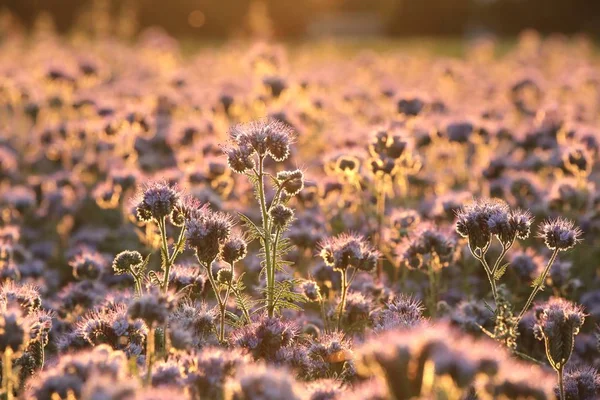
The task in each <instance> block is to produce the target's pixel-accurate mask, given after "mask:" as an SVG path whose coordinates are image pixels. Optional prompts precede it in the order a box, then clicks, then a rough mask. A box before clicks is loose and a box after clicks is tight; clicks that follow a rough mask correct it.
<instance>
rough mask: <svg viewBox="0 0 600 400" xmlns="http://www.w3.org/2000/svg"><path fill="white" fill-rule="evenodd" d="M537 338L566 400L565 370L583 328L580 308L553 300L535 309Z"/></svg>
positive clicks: (562, 396) (561, 398)
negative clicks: (576, 339) (541, 342)
mask: <svg viewBox="0 0 600 400" xmlns="http://www.w3.org/2000/svg"><path fill="white" fill-rule="evenodd" d="M534 314H535V324H534V326H533V333H534V335H535V337H536V339H538V340H541V341H543V342H544V348H545V349H546V358H547V359H548V362H549V363H550V366H551V367H552V368H553V369H554V370H555V371H556V373H557V375H558V387H559V394H560V400H566V398H565V388H564V369H565V365H566V364H567V362H569V359H570V358H571V354H572V353H573V347H574V346H575V336H576V335H577V334H578V333H579V330H580V329H581V327H582V326H583V323H584V321H585V314H584V313H583V310H582V308H581V307H580V306H578V305H576V304H573V303H571V302H569V301H567V300H564V299H562V298H556V297H553V298H551V299H550V300H548V302H546V303H544V304H540V305H537V306H536V307H535V308H534Z"/></svg>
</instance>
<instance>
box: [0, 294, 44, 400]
mask: <svg viewBox="0 0 600 400" xmlns="http://www.w3.org/2000/svg"><path fill="white" fill-rule="evenodd" d="M0 311H1V312H2V317H1V318H0V353H2V391H3V394H4V396H5V398H7V399H12V398H14V395H15V391H17V392H18V391H20V389H21V388H22V387H23V382H24V381H25V379H26V378H28V377H29V376H31V375H33V374H34V373H35V372H36V371H38V370H41V369H42V368H43V367H44V360H45V356H44V351H45V347H46V345H47V344H48V341H49V333H50V329H51V328H52V314H51V313H49V312H47V311H45V310H43V309H42V308H41V301H40V294H39V292H38V291H37V289H36V288H34V287H33V286H29V285H17V284H14V283H12V282H7V283H5V284H3V285H2V287H0ZM13 366H17V367H18V368H19V374H18V375H17V374H15V373H14V372H15V371H14V370H13Z"/></svg>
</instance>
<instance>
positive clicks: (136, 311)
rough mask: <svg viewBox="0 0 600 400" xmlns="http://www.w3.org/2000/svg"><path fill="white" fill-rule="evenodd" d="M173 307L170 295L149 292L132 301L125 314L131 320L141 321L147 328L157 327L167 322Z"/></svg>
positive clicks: (156, 291)
mask: <svg viewBox="0 0 600 400" xmlns="http://www.w3.org/2000/svg"><path fill="white" fill-rule="evenodd" d="M174 306H175V301H174V299H173V297H172V296H171V295H170V294H168V293H166V294H163V293H162V292H159V291H158V290H151V291H149V292H147V293H144V294H143V295H141V296H140V297H137V298H135V299H133V300H132V301H131V303H130V304H129V309H128V311H127V313H128V315H129V317H130V318H131V319H132V320H135V319H141V320H142V321H144V322H145V323H146V324H147V325H148V326H157V325H161V324H164V323H165V322H166V321H167V319H168V317H169V313H170V312H171V311H172V310H173V308H174Z"/></svg>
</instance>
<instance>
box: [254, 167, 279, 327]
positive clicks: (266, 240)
mask: <svg viewBox="0 0 600 400" xmlns="http://www.w3.org/2000/svg"><path fill="white" fill-rule="evenodd" d="M263 170H264V157H259V159H258V171H257V172H256V175H257V176H256V177H257V178H258V198H259V201H260V208H261V213H262V223H263V231H264V237H263V245H264V247H265V262H266V269H267V312H268V314H269V317H273V312H274V309H275V304H274V301H273V300H274V298H273V297H274V293H273V289H274V288H273V284H272V282H271V275H272V274H273V276H274V269H275V265H274V263H273V260H271V239H272V238H271V227H270V224H269V215H268V213H267V202H266V200H265V186H264V171H263ZM273 279H274V278H273Z"/></svg>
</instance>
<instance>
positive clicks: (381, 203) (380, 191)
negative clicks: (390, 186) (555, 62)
mask: <svg viewBox="0 0 600 400" xmlns="http://www.w3.org/2000/svg"><path fill="white" fill-rule="evenodd" d="M385 197H386V196H385V184H384V182H383V178H382V179H381V180H380V181H379V182H378V184H377V241H376V243H375V247H376V248H377V250H381V239H382V238H381V237H382V235H383V232H382V230H383V217H384V214H385ZM382 275H383V259H382V258H379V259H378V260H377V279H378V280H381V277H382Z"/></svg>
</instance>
